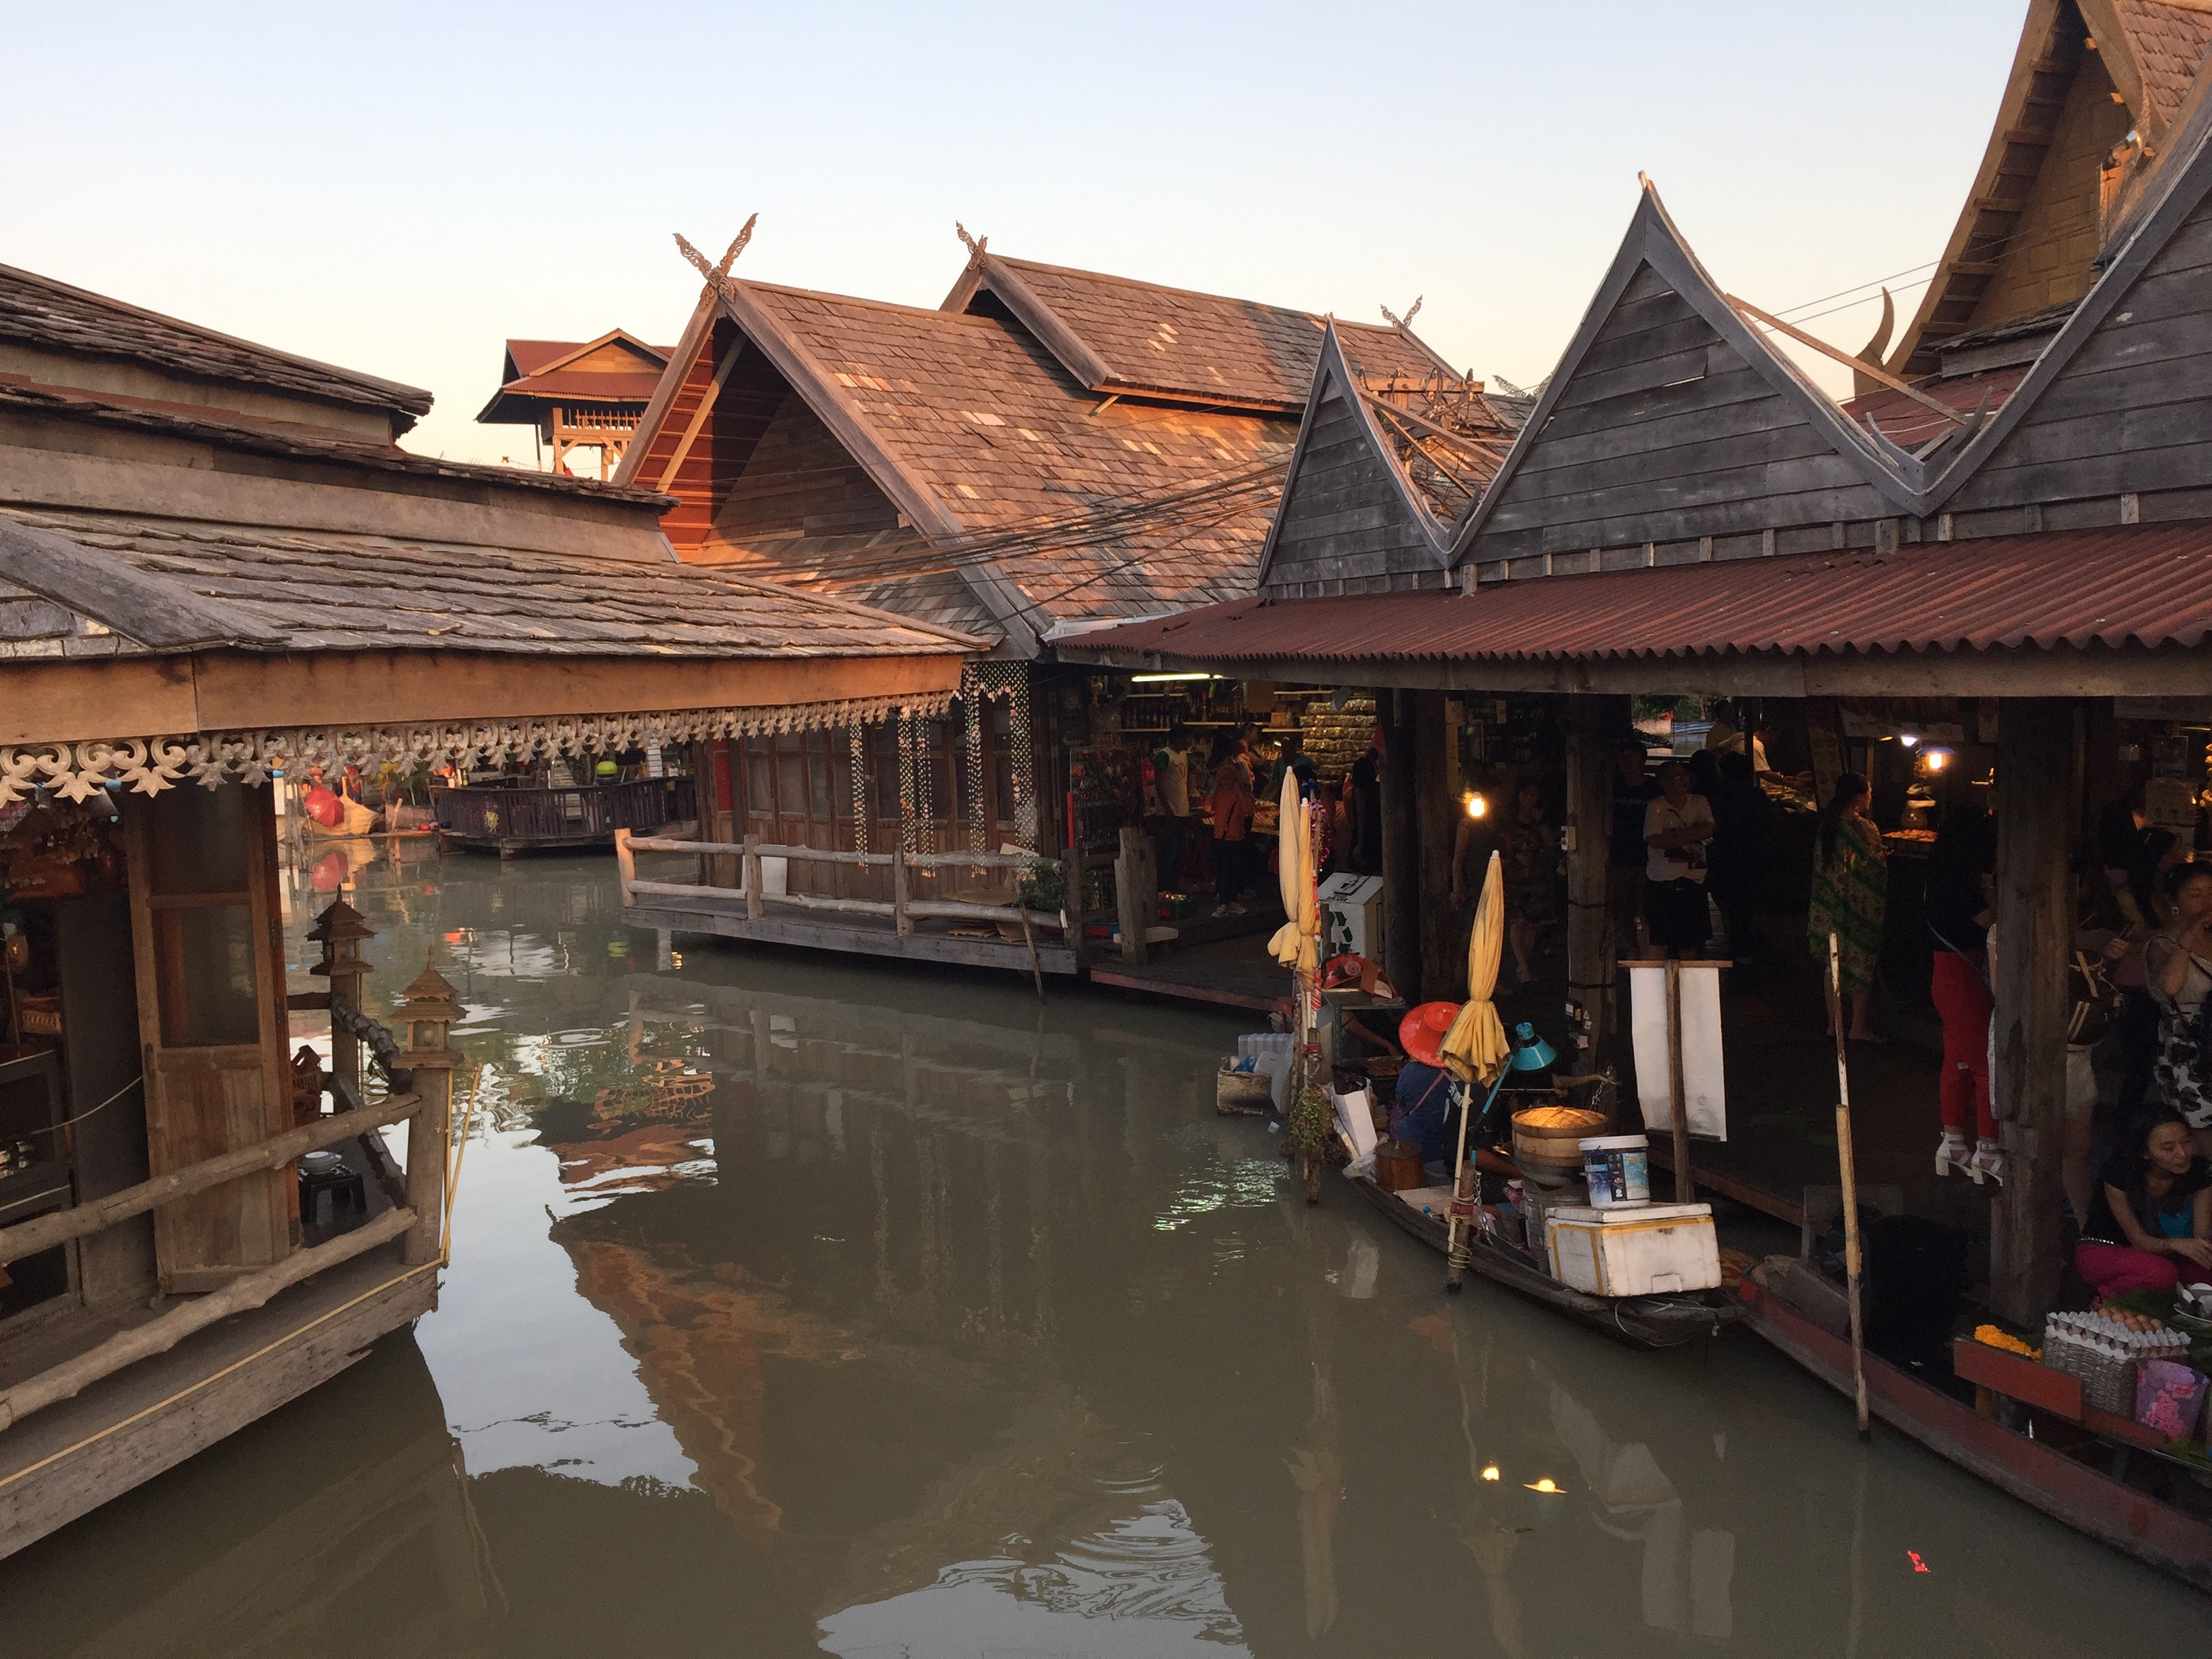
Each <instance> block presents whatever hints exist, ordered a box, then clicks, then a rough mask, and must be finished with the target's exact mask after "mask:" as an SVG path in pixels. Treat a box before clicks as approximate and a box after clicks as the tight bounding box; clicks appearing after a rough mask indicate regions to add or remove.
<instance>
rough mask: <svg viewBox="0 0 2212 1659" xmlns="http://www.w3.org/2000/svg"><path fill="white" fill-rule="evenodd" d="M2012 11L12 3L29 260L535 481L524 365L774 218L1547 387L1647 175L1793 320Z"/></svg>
mask: <svg viewBox="0 0 2212 1659" xmlns="http://www.w3.org/2000/svg"><path fill="white" fill-rule="evenodd" d="M2024 6H2025V0H1940V3H1938V4H1935V5H1930V4H1929V3H1927V0H1917V3H1905V0H1861V3H1857V4H1853V5H1848V6H1823V7H1815V6H1812V5H1806V4H1796V5H1790V4H1784V5H1775V4H1772V3H1765V4H1744V3H1727V4H1722V3H1712V4H1688V3H1675V4H1667V3H1656V0H1647V3H1643V4H1614V3H1602V4H1600V3H1585V4H1558V3H1554V4H1549V5H1546V4H1534V5H1529V4H1523V5H1518V6H1506V5H1502V4H1490V3H1484V4H1473V3H1469V4H1461V5H1454V6H1445V5H1412V4H1373V3H1370V4H1364V5H1358V6H1320V5H1306V4H1297V5H1274V6H1256V5H1248V6H1233V5H1220V4H1192V3H1186V4H1181V5H1150V4H1147V5H1119V6H1098V5H1072V4H1062V5H1057V6H1042V5H1033V6H1016V5H997V4H969V5H942V6H934V7H924V6H872V5H816V6H792V5H776V6H748V5H684V4H635V3H633V4H605V3H601V4H598V5H592V6H582V5H574V6H572V5H566V4H556V3H538V4H528V5H523V4H514V5H508V4H476V3H466V0H453V3H447V4H444V5H435V6H433V5H416V4H386V5H379V6H374V7H348V8H344V9H339V8H337V7H331V6H324V5H315V4H294V5H283V6H277V5H271V6H265V7H263V6H246V5H203V6H193V7H181V6H174V5H161V6H144V7H128V6H116V5H100V4H91V3H76V4H69V5H57V4H53V3H51V0H37V3H21V0H0V40H4V41H5V47H4V58H5V69H4V72H3V73H0V79H3V80H4V85H5V95H4V98H0V131H4V138H5V143H4V146H3V147H0V155H4V161H0V263H6V264H17V265H22V266H27V267H28V268H29V269H31V270H38V271H41V272H44V273H46V274H47V275H50V276H56V277H59V278H61V279H62V280H64V281H67V282H71V283H80V284H82V285H83V286H85V287H88V288H92V289H98V290H100V291H101V292H103V293H107V294H112V295H116V296H118V297H119V298H122V299H125V300H130V301H135V302H137V303H139V304H142V305H146V306H150V307H155V309H158V310H162V311H167V312H170V313H175V314H177V315H179V316H182V317H185V318H189V319H192V320H194V321H197V322H201V323H205V324H207V325H210V326H213V327H216V328H220V329H223V330H226V331H230V332H232V333H236V334H241V335H245V336H246V337H250V338H253V339H257V340H262V341H265V342H267V343H270V344H272V345H277V346H281V347H283V348H286V349H290V350H295V351H299V352H304V353H306V354H307V355H309V356H316V357H321V358H325V359H327V360H329V361H331V362H338V363H343V364H345V365H347V366H349V367H352V368H360V369H364V370H367V371H369V372H371V373H374V374H383V375H386V376H389V377H391V378H392V379H395V380H406V381H410V382H412V383H414V384H416V385H419V386H428V387H429V388H430V389H431V390H432V391H433V392H435V393H436V394H437V399H438V407H437V409H436V410H435V412H434V413H433V414H432V415H431V416H430V417H429V419H428V421H426V422H423V424H422V427H421V428H418V432H417V435H416V436H414V437H411V438H410V440H409V442H410V447H414V448H416V449H420V450H422V451H425V452H426V453H447V454H450V455H453V456H455V457H465V458H469V459H490V460H496V459H499V458H500V457H501V455H503V454H511V455H514V456H515V457H516V458H517V459H524V460H526V459H527V458H528V455H529V447H530V440H529V436H528V434H527V430H526V428H491V427H480V426H477V425H476V424H475V422H474V420H473V416H475V413H476V411H477V410H478V409H479V408H481V407H482V406H483V403H484V401H485V399H486V398H489V395H490V393H491V392H492V391H493V389H494V387H495V384H496V380H497V375H498V369H499V362H500V344H501V341H502V340H503V339H504V338H505V337H507V336H509V335H517V336H538V337H556V338H558V337H572V338H585V337H590V336H592V335H594V334H597V333H599V332H602V331H605V330H606V329H608V328H611V327H615V326H621V327H624V328H628V329H629V330H630V331H632V332H634V333H637V334H641V335H644V336H646V337H648V338H653V339H656V340H659V341H663V342H666V341H671V340H672V339H673V338H674V337H675V335H676V333H677V331H678V329H679V328H680V326H681V325H682V323H683V320H684V317H685V316H686V315H687V314H688V312H689V310H690V306H691V304H692V302H693V301H694V299H695V298H696V295H697V293H698V287H699V283H698V278H697V276H696V275H695V274H693V272H692V271H691V270H690V268H689V267H688V266H686V265H684V264H683V263H682V262H681V260H680V259H679V258H678V255H677V253H676V252H675V248H674V246H673V244H672V243H671V240H670V232H671V231H674V230H682V231H683V232H684V234H687V235H688V236H689V237H690V239H691V240H693V241H694V242H696V243H697V244H698V245H699V246H702V247H706V248H708V249H709V250H710V252H720V249H721V247H722V246H723V244H724V243H725V242H726V241H727V240H728V239H729V237H730V235H731V234H732V233H733V232H734V231H735V229H736V228H737V227H738V224H740V223H741V222H743V221H744V217H745V216H746V215H747V214H748V213H750V212H752V211H754V210H758V211H759V213H760V215H761V225H760V229H759V232H758V233H757V235H756V237H755V238H754V240H753V244H752V246H751V248H750V250H749V251H748V252H746V254H745V256H744V267H743V268H744V273H745V274H746V275H748V276H753V277H756V278H758V279H760V280H763V281H773V282H781V283H797V284H801V285H804V286H807V287H812V288H822V289H834V290H837V291H841V292H845V293H850V294H859V295H867V296H870V297H872V298H876V299H884V300H894V301H903V302H907V303H910V304H921V305H934V304H935V303H936V302H937V301H939V299H941V298H942V297H943V295H944V293H945V290H946V289H948V288H949V287H951V283H952V282H953V280H954V278H955V277H956V276H957V275H958V273H959V270H960V267H961V264H962V263H963V260H964V258H965V253H964V251H963V249H962V248H961V247H960V246H959V244H958V243H957V241H956V240H954V237H953V234H952V222H953V220H954V219H955V218H958V219H960V220H963V221H964V222H966V224H967V225H968V228H969V229H970V230H972V231H975V232H979V233H984V234H988V235H989V237H990V239H991V246H992V247H993V248H994V250H996V251H998V252H1005V253H1009V254H1015V255H1018V256H1022V257H1025V258H1036V259H1042V260H1047V261H1050V262H1053V263H1056V264H1073V265H1083V266H1089V267H1091V268H1095V269H1097V270H1109V271H1115V272H1119V273H1121V274H1123V275H1127V276H1140V277H1144V278H1147V279H1149V280H1152V281H1155V282H1162V283H1174V284H1176V285H1179V286H1183V287H1189V288H1198V289H1211V290H1213V291H1216V292H1219V293H1225V294H1233V295H1241V296H1244V297H1249V298H1253V299H1259V300H1267V301H1277V302H1279V303H1283V304H1288V305H1296V306H1303V307H1309V308H1311V309H1314V310H1333V311H1335V312H1337V313H1340V314H1341V315H1344V316H1346V317H1352V318H1359V319H1376V314H1377V313H1376V307H1377V305H1378V304H1389V306H1391V307H1393V308H1394V309H1396V310H1399V311H1402V310H1403V309H1404V308H1405V307H1406V306H1407V305H1409V304H1411V303H1412V301H1413V297H1414V296H1415V295H1426V301H1427V302H1426V304H1425V306H1424V307H1423V308H1422V311H1421V315H1420V318H1419V321H1418V322H1417V324H1416V327H1417V328H1418V329H1419V331H1420V332H1421V333H1422V334H1423V335H1424V336H1425V337H1426V338H1427V339H1428V340H1429V341H1430V342H1431V343H1433V344H1434V345H1436V346H1437V348H1438V349H1440V350H1442V351H1443V353H1444V354H1445V355H1446V356H1448V357H1449V358H1450V359H1451V360H1452V361H1453V362H1455V363H1458V364H1462V365H1463V366H1471V367H1472V368H1474V371H1475V372H1476V373H1477V374H1486V375H1487V374H1504V375H1507V376H1510V378H1512V379H1514V380H1519V381H1522V382H1524V383H1525V382H1528V381H1530V380H1535V379H1537V378H1539V377H1540V376H1541V375H1543V374H1546V373H1547V371H1548V370H1549V368H1550V367H1551V365H1552V363H1553V361H1554V360H1555V359H1556V357H1557V356H1558V354H1559V349H1560V348H1561V347H1562V346H1563V345H1564V344H1565V341H1566V339H1567V337H1568V336H1569V335H1570V334H1571V332H1572V331H1573V329H1574V326H1575V324H1576V322H1577V319H1578V318H1579V317H1580V315H1581V313H1582V311H1583V307H1584V306H1585V305H1586V304H1587V303H1588V301H1589V295H1590V292H1591V290H1592V289H1593V288H1594V287H1595V284H1596V283H1597V281H1598V279H1599V277H1600V276H1601V275H1602V273H1603V271H1604V269H1605V266H1606V264H1607V262H1608V261H1609V260H1610V258H1611V257H1612V254H1613V250H1614V248H1615V246H1617V245H1618V242H1619V240H1620V235H1621V234H1622V232H1623V230H1624V229H1625V228H1626V224H1627V222H1628V217H1629V215H1630V213H1631V211H1632V210H1633V208H1634V205H1635V198H1636V174H1637V172H1638V169H1639V168H1641V169H1644V170H1645V171H1647V172H1649V173H1650V174H1651V175H1652V177H1653V178H1654V179H1656V181H1657V183H1658V185H1659V186H1660V189H1661V191H1662V194H1663V195H1664V197H1665V198H1666V201H1667V204H1668V208H1669V209H1670V210H1672V212H1673V213H1674V216H1675V219H1676V221H1677V222H1678V223H1680V226H1681V227H1682V228H1683V230H1684V232H1685V234H1687V235H1688V237H1689V238H1690V240H1691V241H1692V245H1693V246H1695V247H1696V248H1697V250H1698V252H1699V254H1700V256H1701V257H1702V258H1704V260H1705V264H1707V266H1708V267H1709V268H1710V269H1711V270H1712V271H1713V272H1714V274H1715V275H1716V276H1717V277H1718V278H1719V279H1720V281H1721V282H1722V283H1723V284H1724V285H1726V286H1727V287H1729V289H1732V290H1733V291H1735V293H1738V294H1741V295H1743V296H1744V297H1745V298H1747V299H1749V300H1752V301H1754V302H1756V303H1759V304H1761V305H1764V306H1765V307H1768V308H1769V309H1780V308H1782V307H1787V306H1793V305H1797V304H1799V303H1801V302H1803V301H1812V300H1814V299H1817V298H1819V297H1820V296H1821V295H1826V294H1828V293H1830V292H1831V291H1832V290H1835V289H1844V288H1846V287H1848V286H1850V285H1851V284H1853V283H1860V282H1863V281H1865V280H1867V279H1869V278H1873V277H1878V276H1884V275H1886V274H1887V273H1889V272H1892V271H1896V270H1903V269H1905V267H1909V266H1917V265H1920V264H1923V263H1924V262H1927V261H1930V260H1933V259H1934V258H1936V255H1937V254H1938V253H1939V252H1941V251H1942V242H1943V239H1944V237H1945V236H1946V235H1947V234H1948V232H1949V229H1950V228H1951V224H1952V222H1953V220H1954V217H1955V216H1956V215H1957V212H1958V209H1959V205H1960V201H1961V199H1962V197H1963V196H1964V194H1965V191H1966V187H1967V185H1968V184H1969V183H1970V182H1971V179H1972V173H1973V170H1974V167H1975V165H1976V163H1977V162H1978V160H1979V158H1980V155H1981V149H1982V146H1983V144H1984V141H1985V140H1986V138H1987V137H1988V133H1989V128H1990V120H1991V118H1992V116H1993V114H1994V112H1995V109H1996V100H1997V96H1998V94H1999V92H2000V91H2001V89H2002V85H2003V81H2004V76H2005V71H2006V69H2007V67H2008V64H2009V62H2010V58H2011V53H2012V50H2013V46H2014V44H2015V40H2016V39H2017V36H2018V33H2019V27H2020V21H2021V16H2022V15H2023V11H2024ZM1923 274H1924V273H1919V272H1916V273H1915V275H1916V276H1917V275H1923ZM1908 280H1910V279H1908ZM1917 298H1918V290H1917V289H1913V290H1912V291H1911V293H1910V294H1907V295H1904V296H1902V297H1901V299H1900V308H1901V309H1903V310H1905V311H1907V312H1909V311H1910V308H1911V305H1912V304H1913V303H1916V302H1917ZM1822 308H1823V307H1812V309H1815V310H1817V309H1822ZM1874 316H1875V308H1874V307H1873V306H1872V305H1871V304H1869V305H1866V306H1863V307H1860V308H1858V309H1855V310H1850V311H1846V312H1843V313H1839V314H1836V315H1832V316H1826V317H1823V318H1821V319H1819V320H1818V321H1815V322H1814V323H1812V324H1811V326H1812V327H1813V328H1814V331H1817V332H1821V333H1823V334H1825V335H1826V337H1830V338H1832V339H1834V340H1835V341H1837V342H1838V343H1840V344H1843V345H1844V346H1846V347H1857V345H1859V344H1861V343H1863V341H1864V338H1865V337H1866V335H1867V334H1868V333H1869V331H1871V329H1872V326H1873V321H1874Z"/></svg>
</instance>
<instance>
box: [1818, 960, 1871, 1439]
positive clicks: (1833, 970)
mask: <svg viewBox="0 0 2212 1659" xmlns="http://www.w3.org/2000/svg"><path fill="white" fill-rule="evenodd" d="M1827 988H1828V1023H1829V1024H1831V1025H1833V1026H1834V1027H1835V1028H1836V1163H1837V1166H1838V1176H1840V1178H1841V1180H1842V1182H1843V1195H1844V1289H1845V1295H1846V1296H1847V1297H1848V1298H1849V1301H1850V1312H1851V1391H1852V1396H1853V1398H1854V1400H1855V1401H1857V1406H1858V1418H1859V1437H1860V1438H1861V1439H1864V1438H1865V1437H1866V1435H1867V1387H1866V1331H1865V1327H1864V1325H1863V1322H1862V1320H1861V1317H1860V1312H1859V1270H1860V1258H1859V1182H1858V1171H1857V1168H1856V1167H1855V1166H1854V1164H1853V1163H1852V1160H1851V1068H1850V1060H1849V1059H1848V1058H1847V1057H1846V1052H1845V1048H1844V1044H1845V1042H1846V1039H1845V1037H1844V950H1843V942H1842V941H1841V940H1840V939H1838V937H1837V936H1836V935H1835V934H1834V933H1830V934H1829V935H1828V987H1827Z"/></svg>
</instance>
